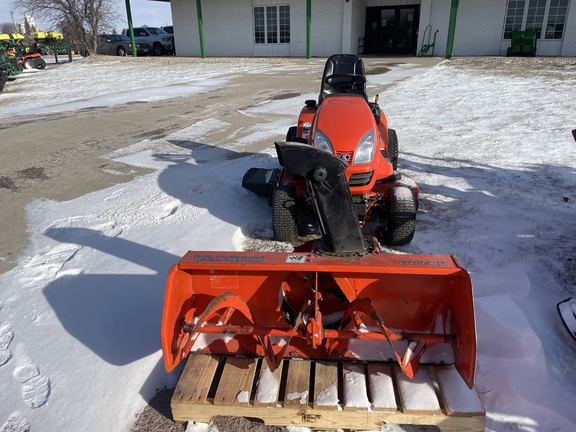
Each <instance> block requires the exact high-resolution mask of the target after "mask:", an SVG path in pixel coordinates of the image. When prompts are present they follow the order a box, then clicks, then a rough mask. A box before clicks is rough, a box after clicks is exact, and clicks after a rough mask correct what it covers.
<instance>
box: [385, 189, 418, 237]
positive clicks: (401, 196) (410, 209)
mask: <svg viewBox="0 0 576 432" xmlns="http://www.w3.org/2000/svg"><path fill="white" fill-rule="evenodd" d="M386 197H387V205H386V211H385V212H384V215H382V216H383V217H382V220H381V222H382V230H383V232H384V242H385V243H386V244H389V245H397V246H398V245H405V244H408V243H410V242H411V241H412V238H413V237H414V230H415V229H416V199H415V198H414V195H412V192H411V191H410V189H408V188H406V187H393V188H391V189H389V190H388V192H387V193H386Z"/></svg>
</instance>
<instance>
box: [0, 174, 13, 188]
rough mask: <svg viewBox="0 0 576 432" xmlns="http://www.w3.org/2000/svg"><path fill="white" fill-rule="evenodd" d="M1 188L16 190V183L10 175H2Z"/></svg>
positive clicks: (0, 177) (0, 178)
mask: <svg viewBox="0 0 576 432" xmlns="http://www.w3.org/2000/svg"><path fill="white" fill-rule="evenodd" d="M0 188H1V189H10V190H16V183H15V182H14V180H12V179H11V178H10V177H7V176H0Z"/></svg>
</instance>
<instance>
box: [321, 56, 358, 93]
mask: <svg viewBox="0 0 576 432" xmlns="http://www.w3.org/2000/svg"><path fill="white" fill-rule="evenodd" d="M347 74H355V75H362V76H366V73H365V72H364V62H363V61H362V59H361V58H360V57H358V56H357V55H354V54H335V55H333V56H330V57H329V58H328V60H326V65H325V66H324V73H323V74H322V84H321V87H320V95H319V96H318V103H321V102H322V101H323V100H324V98H326V97H327V96H329V95H333V94H339V93H340V92H339V91H338V90H337V89H335V88H334V87H333V86H330V85H328V84H326V83H325V80H326V77H327V76H330V75H347ZM339 82H343V83H348V82H350V79H349V78H334V80H333V83H334V84H338V83H339ZM347 93H348V94H349V93H353V94H359V95H361V96H363V97H364V99H366V100H368V96H366V83H364V84H360V85H358V86H356V88H353V89H351V90H350V91H349V92H347Z"/></svg>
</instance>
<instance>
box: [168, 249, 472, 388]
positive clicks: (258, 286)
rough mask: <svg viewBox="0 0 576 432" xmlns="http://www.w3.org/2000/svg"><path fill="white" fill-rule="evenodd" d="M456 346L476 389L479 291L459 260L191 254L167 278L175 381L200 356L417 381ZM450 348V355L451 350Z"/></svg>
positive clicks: (170, 353)
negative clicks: (184, 364) (390, 367)
mask: <svg viewBox="0 0 576 432" xmlns="http://www.w3.org/2000/svg"><path fill="white" fill-rule="evenodd" d="M434 345H439V346H440V347H441V348H440V349H439V350H437V351H438V353H436V354H435V353H433V352H432V350H429V354H431V356H430V357H432V358H431V359H430V360H427V362H435V359H434V356H435V355H438V356H441V355H445V354H446V352H447V351H450V350H449V346H452V348H453V357H452V354H451V353H449V354H448V357H447V358H442V359H440V360H441V361H445V362H447V363H450V362H452V361H453V362H454V364H455V365H456V368H457V369H458V371H459V372H460V374H461V375H462V377H463V379H464V381H465V382H466V384H467V385H468V386H469V387H470V388H471V387H472V385H473V383H474V370H475V359H476V333H475V326H474V309H473V300H472V286H471V283H470V278H469V276H468V273H467V272H466V270H464V269H463V268H462V267H461V266H460V264H459V263H458V261H457V260H456V258H455V257H454V256H449V255H448V256H445V255H384V254H380V255H366V256H362V257H359V256H358V257H353V258H351V257H347V258H342V257H335V256H325V255H319V254H313V253H279V252H267V253H246V252H241V253H238V252H188V253H187V254H186V255H185V256H184V257H183V258H182V259H181V260H180V262H179V263H178V264H176V265H175V266H174V267H173V268H172V270H171V271H170V274H169V276H168V284H167V289H166V300H165V305H164V316H163V319H162V348H163V350H164V362H165V366H166V369H167V370H168V371H171V370H172V369H174V367H176V365H178V363H179V362H180V361H181V360H182V359H184V358H185V357H187V356H188V354H189V353H190V352H191V351H194V352H203V353H210V354H222V355H240V356H261V357H266V358H267V360H268V364H269V365H270V366H271V368H274V366H275V365H278V364H279V363H280V361H281V360H282V359H283V358H285V357H297V358H310V359H334V360H343V359H346V360H361V361H387V360H394V361H397V362H398V363H399V364H400V366H401V368H402V370H403V371H404V372H405V373H406V375H408V376H409V377H413V376H414V374H415V373H416V372H417V370H418V364H419V362H420V359H421V358H422V356H423V355H424V353H425V352H426V350H428V349H429V348H431V347H432V346H434ZM447 348H448V349H447Z"/></svg>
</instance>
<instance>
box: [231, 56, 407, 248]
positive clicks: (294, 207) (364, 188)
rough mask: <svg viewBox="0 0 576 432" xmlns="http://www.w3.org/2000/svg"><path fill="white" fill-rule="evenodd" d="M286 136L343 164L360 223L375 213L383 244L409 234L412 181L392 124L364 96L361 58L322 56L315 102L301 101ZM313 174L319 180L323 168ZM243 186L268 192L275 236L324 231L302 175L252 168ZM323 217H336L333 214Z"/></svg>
mask: <svg viewBox="0 0 576 432" xmlns="http://www.w3.org/2000/svg"><path fill="white" fill-rule="evenodd" d="M286 142H287V143H305V144H308V145H310V146H312V147H315V148H317V149H320V150H324V151H326V152H328V153H331V154H333V155H334V156H336V157H338V158H339V159H340V160H341V161H342V162H343V163H345V164H346V165H347V169H346V171H345V175H346V180H347V184H348V186H349V188H350V192H351V194H352V200H353V203H354V211H355V213H356V214H357V216H358V223H359V225H360V227H363V226H364V224H365V223H366V222H367V221H368V220H369V219H371V218H372V217H373V216H376V217H377V218H378V219H379V221H380V224H381V228H382V229H381V235H380V236H379V237H380V239H381V240H383V241H384V243H386V244H389V245H403V244H407V243H409V242H410V241H411V240H412V238H413V236H414V229H415V223H416V211H417V209H418V186H417V185H416V182H415V181H414V180H413V179H412V178H410V177H407V176H405V175H403V174H401V173H399V172H398V171H397V166H398V138H397V136H396V132H395V130H394V129H389V128H388V121H387V119H386V116H385V115H384V113H383V112H382V111H381V110H380V107H379V105H378V96H377V97H376V100H375V101H374V102H370V101H369V100H368V96H367V95H366V74H365V70H364V63H363V61H362V59H360V58H359V57H358V56H356V55H349V54H338V55H333V56H331V57H330V58H328V60H327V62H326V65H325V67H324V73H323V76H322V86H321V89H320V95H319V97H318V102H316V101H314V100H307V101H306V103H305V106H304V108H303V109H302V111H301V112H300V116H299V119H298V125H297V126H294V127H291V128H290V129H289V130H288V133H287V136H286ZM279 159H281V156H280V155H279ZM280 164H281V165H283V163H282V160H280ZM283 166H284V165H283ZM315 175H317V176H320V177H319V178H318V179H321V176H322V175H323V173H322V172H321V171H318V172H316V173H315ZM318 179H317V180H318ZM242 186H243V187H244V188H246V189H248V190H250V191H252V192H254V193H256V194H257V195H260V196H262V197H265V198H268V200H269V204H270V205H271V207H272V226H273V231H274V237H275V240H278V241H283V242H287V243H293V244H295V243H298V241H299V240H298V239H299V237H308V238H309V236H310V235H312V236H313V235H315V234H316V235H318V234H321V235H324V234H326V233H325V227H322V226H318V225H317V224H316V221H317V220H318V218H317V217H315V213H316V212H317V209H314V205H313V202H314V201H313V200H312V199H311V197H310V191H309V190H307V187H306V181H305V179H304V178H303V177H302V176H299V175H297V174H296V173H294V172H290V171H289V170H287V169H286V168H285V167H283V168H281V169H275V170H269V169H262V168H251V169H250V170H249V171H248V172H247V173H246V174H245V175H244V178H243V181H242ZM328 217H329V218H330V219H337V218H338V215H328Z"/></svg>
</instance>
